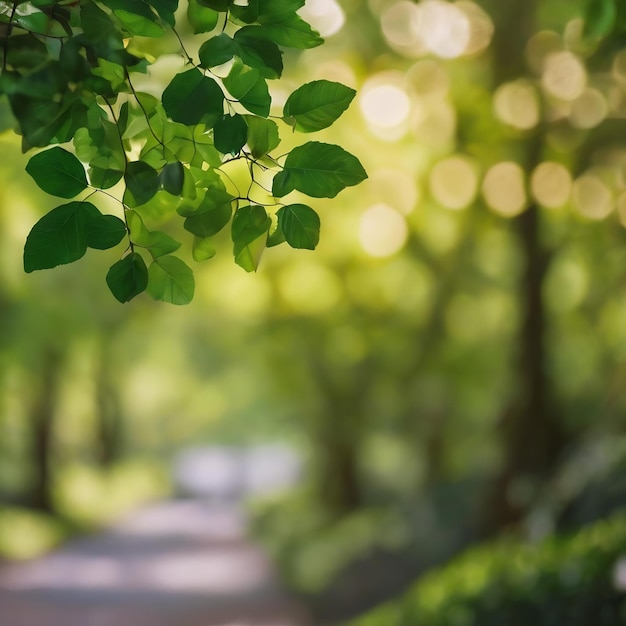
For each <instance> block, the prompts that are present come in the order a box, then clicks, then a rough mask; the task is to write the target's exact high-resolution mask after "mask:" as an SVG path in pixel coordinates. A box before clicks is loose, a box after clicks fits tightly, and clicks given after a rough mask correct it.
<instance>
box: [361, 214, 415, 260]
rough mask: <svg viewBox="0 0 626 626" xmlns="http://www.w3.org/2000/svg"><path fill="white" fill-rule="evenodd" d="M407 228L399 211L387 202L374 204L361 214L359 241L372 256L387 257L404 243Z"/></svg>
mask: <svg viewBox="0 0 626 626" xmlns="http://www.w3.org/2000/svg"><path fill="white" fill-rule="evenodd" d="M408 234H409V229H408V226H407V223H406V220H405V219H404V217H403V216H402V214H401V213H399V212H398V211H396V210H395V209H394V208H392V207H390V206H389V205H387V204H383V203H379V204H374V205H373V206H371V207H370V208H369V209H367V210H366V211H365V212H364V213H363V215H362V216H361V222H360V224H359V241H360V242H361V246H362V247H363V250H365V252H366V253H367V254H369V255H370V256H373V257H381V258H382V257H388V256H391V255H393V254H395V253H396V252H398V251H399V250H400V249H401V248H402V247H403V246H404V244H405V243H406V240H407V238H408Z"/></svg>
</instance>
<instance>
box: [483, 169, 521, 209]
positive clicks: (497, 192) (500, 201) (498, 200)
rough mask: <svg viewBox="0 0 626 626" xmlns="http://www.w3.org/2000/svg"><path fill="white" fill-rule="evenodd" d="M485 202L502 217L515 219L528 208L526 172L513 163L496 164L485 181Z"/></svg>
mask: <svg viewBox="0 0 626 626" xmlns="http://www.w3.org/2000/svg"><path fill="white" fill-rule="evenodd" d="M482 191H483V196H484V198H485V202H487V204H488V205H489V206H490V207H491V208H492V209H493V210H494V211H495V212H496V213H499V214H500V215H504V216H505V217H513V216H515V215H518V214H519V213H521V212H522V211H523V210H524V208H525V206H526V190H525V188H524V170H522V168H521V167H520V166H519V165H518V164H517V163H514V162H513V161H503V162H501V163H496V164H495V165H494V166H493V167H491V168H490V169H489V171H488V172H487V174H486V175H485V178H484V180H483V187H482Z"/></svg>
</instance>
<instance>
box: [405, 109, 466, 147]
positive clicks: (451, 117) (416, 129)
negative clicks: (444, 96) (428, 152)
mask: <svg viewBox="0 0 626 626" xmlns="http://www.w3.org/2000/svg"><path fill="white" fill-rule="evenodd" d="M412 121H413V133H414V134H415V136H416V137H417V138H418V139H419V142H420V144H422V145H429V146H431V147H446V146H448V144H449V143H451V142H452V141H453V140H454V133H455V132H456V110H455V108H454V107H453V106H452V105H451V104H450V103H449V102H446V101H443V102H437V103H436V104H433V106H431V107H429V108H427V109H425V110H424V112H423V114H422V115H421V116H420V117H416V118H415V119H413V120H412Z"/></svg>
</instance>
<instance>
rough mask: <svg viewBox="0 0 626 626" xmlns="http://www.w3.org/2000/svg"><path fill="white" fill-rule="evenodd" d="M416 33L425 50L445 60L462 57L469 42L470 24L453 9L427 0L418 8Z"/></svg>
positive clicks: (459, 12) (460, 13) (455, 8)
mask: <svg viewBox="0 0 626 626" xmlns="http://www.w3.org/2000/svg"><path fill="white" fill-rule="evenodd" d="M417 9H418V15H417V23H416V26H417V31H418V34H419V37H420V39H421V41H422V43H423V45H424V47H425V48H426V49H427V50H428V51H429V52H432V53H433V54H435V55H437V56H439V57H442V58H444V59H453V58H456V57H458V56H461V55H462V54H463V53H464V52H465V49H466V48H467V45H468V44H469V41H470V32H471V29H470V21H469V19H468V18H467V15H465V13H464V12H463V11H462V10H461V9H459V8H458V7H457V6H456V5H454V4H450V3H449V2H443V1H442V0H426V1H424V2H421V3H420V4H418V5H417Z"/></svg>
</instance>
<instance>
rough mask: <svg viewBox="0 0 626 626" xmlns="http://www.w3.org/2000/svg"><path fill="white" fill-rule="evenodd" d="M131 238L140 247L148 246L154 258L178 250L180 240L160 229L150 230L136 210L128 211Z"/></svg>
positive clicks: (127, 217) (127, 218)
mask: <svg viewBox="0 0 626 626" xmlns="http://www.w3.org/2000/svg"><path fill="white" fill-rule="evenodd" d="M126 221H127V222H128V228H129V230H130V240H131V241H132V242H133V244H134V245H136V246H139V247H140V248H146V249H147V250H148V251H149V252H150V254H151V255H152V258H153V259H157V258H159V257H161V256H164V255H166V254H171V253H172V252H176V250H178V248H180V242H178V241H176V240H175V239H174V238H173V237H170V236H169V235H168V234H167V233H164V232H161V231H159V230H148V229H147V228H146V225H145V224H144V222H143V219H141V216H140V215H139V213H137V212H136V211H126Z"/></svg>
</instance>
